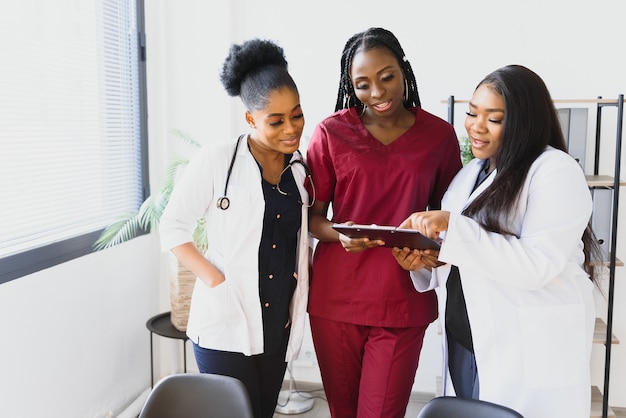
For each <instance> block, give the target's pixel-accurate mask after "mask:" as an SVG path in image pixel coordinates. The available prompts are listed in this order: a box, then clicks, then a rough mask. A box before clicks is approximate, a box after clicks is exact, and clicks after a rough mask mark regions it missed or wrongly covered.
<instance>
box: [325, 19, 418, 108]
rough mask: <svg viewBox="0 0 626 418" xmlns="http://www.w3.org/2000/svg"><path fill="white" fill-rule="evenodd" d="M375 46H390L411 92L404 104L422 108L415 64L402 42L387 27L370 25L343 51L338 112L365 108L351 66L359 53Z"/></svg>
mask: <svg viewBox="0 0 626 418" xmlns="http://www.w3.org/2000/svg"><path fill="white" fill-rule="evenodd" d="M374 48H385V49H388V50H389V51H391V53H393V55H394V56H395V57H396V59H397V60H398V64H399V65H400V68H402V72H403V73H404V79H405V80H406V84H405V85H406V89H407V91H406V92H405V101H404V107H405V108H409V107H421V102H420V97H419V93H418V91H417V82H416V81H415V74H413V68H412V67H411V63H409V60H407V59H406V56H405V55H404V51H403V49H402V46H400V42H399V41H398V39H397V38H396V36H395V35H394V34H393V33H392V32H390V31H388V30H386V29H383V28H369V29H368V30H366V31H364V32H360V33H357V34H355V35H353V36H352V37H351V38H350V39H348V42H346V45H345V47H344V48H343V52H342V53H341V76H340V79H339V91H338V92H337V103H336V104H335V111H337V110H340V109H348V108H350V107H363V103H362V102H361V101H360V100H359V99H358V98H357V97H356V94H355V92H354V86H353V85H352V79H351V78H350V67H351V66H352V59H353V58H354V56H355V55H356V54H357V53H358V52H364V51H369V50H370V49H374Z"/></svg>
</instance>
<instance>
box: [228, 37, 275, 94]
mask: <svg viewBox="0 0 626 418" xmlns="http://www.w3.org/2000/svg"><path fill="white" fill-rule="evenodd" d="M272 65H273V66H279V67H283V68H285V69H287V60H286V59H285V55H284V53H283V49H282V48H281V47H279V46H278V45H276V44H275V43H274V42H272V41H268V40H261V39H252V40H249V41H246V42H244V43H242V44H234V45H232V46H231V47H230V50H229V53H228V56H227V57H226V60H225V61H224V64H222V70H221V72H220V80H221V82H222V85H223V86H224V89H225V90H226V92H227V93H228V94H229V95H230V96H239V94H240V92H241V83H242V82H243V80H244V79H245V78H246V77H247V76H248V74H250V73H252V72H256V71H258V70H260V69H261V68H263V67H267V66H272Z"/></svg>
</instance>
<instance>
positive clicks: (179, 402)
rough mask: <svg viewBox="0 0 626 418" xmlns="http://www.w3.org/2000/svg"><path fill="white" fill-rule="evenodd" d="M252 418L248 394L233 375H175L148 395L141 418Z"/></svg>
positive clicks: (162, 381)
mask: <svg viewBox="0 0 626 418" xmlns="http://www.w3.org/2000/svg"><path fill="white" fill-rule="evenodd" d="M232 417H238V418H253V414H252V406H251V404H250V398H249V397H248V391H247V390H246V387H245V386H244V385H243V383H241V381H239V380H237V379H235V378H234V377H230V376H221V375H216V374H207V373H184V374H173V375H170V376H167V377H165V378H163V379H162V380H161V381H159V382H158V383H157V384H156V386H155V387H154V389H152V391H151V392H150V394H149V395H148V399H146V403H145V404H144V406H143V408H142V410H141V413H140V414H139V418H232Z"/></svg>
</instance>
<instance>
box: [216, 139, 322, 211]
mask: <svg viewBox="0 0 626 418" xmlns="http://www.w3.org/2000/svg"><path fill="white" fill-rule="evenodd" d="M244 136H245V134H244V135H241V136H240V137H239V138H237V144H235V151H234V152H233V156H232V157H231V159H230V166H229V167H228V172H227V173H226V182H225V183H224V196H222V197H220V198H219V199H217V207H218V208H220V209H222V210H226V209H228V208H229V207H230V199H229V198H228V183H229V182H230V175H231V174H232V172H233V166H234V165H235V159H236V158H237V150H238V149H239V143H240V142H241V138H243V137H244ZM296 152H297V153H298V155H299V156H300V158H298V159H296V160H293V161H291V162H290V163H289V164H287V166H286V167H285V168H284V169H283V171H281V172H280V176H279V177H278V183H277V184H276V190H277V191H278V192H279V193H280V194H282V195H283V196H288V195H289V193H287V192H284V191H282V190H281V189H280V180H281V178H282V176H283V173H284V172H285V171H287V170H288V169H289V168H291V167H292V166H293V165H294V164H300V165H301V166H302V168H303V169H304V174H305V175H306V177H307V178H308V179H309V182H310V183H311V189H312V190H313V196H312V198H311V199H310V203H309V204H308V205H306V207H308V208H310V207H311V206H313V203H315V186H314V185H313V179H312V178H311V171H310V170H309V166H307V165H306V163H305V162H304V160H303V159H302V153H301V152H300V150H296ZM299 203H300V204H301V205H303V204H304V203H302V202H299Z"/></svg>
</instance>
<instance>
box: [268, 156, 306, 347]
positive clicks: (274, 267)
mask: <svg viewBox="0 0 626 418" xmlns="http://www.w3.org/2000/svg"><path fill="white" fill-rule="evenodd" d="M290 159H291V155H286V156H285V161H286V162H288V161H289V160H290ZM279 181H280V190H281V191H283V192H284V193H286V195H283V194H281V193H280V192H279V191H278V190H277V189H276V186H275V185H273V184H271V183H269V182H267V181H266V180H263V181H262V183H263V196H264V197H265V215H264V217H263V231H262V234H261V243H260V245H259V297H260V300H261V309H262V312H263V344H264V349H263V352H264V353H271V352H274V351H276V350H278V349H279V348H281V342H283V343H284V342H285V341H287V340H288V338H285V337H286V336H287V335H288V333H289V331H290V329H291V327H287V328H286V327H285V326H286V325H287V323H288V321H289V305H290V303H291V298H292V296H293V293H294V291H295V289H296V284H297V280H296V275H297V274H296V271H297V268H296V266H297V253H296V251H297V250H296V247H297V244H298V231H299V229H300V224H301V221H302V212H301V211H302V206H301V204H300V203H299V202H300V192H299V191H298V187H297V185H296V181H295V179H294V177H293V173H292V172H291V169H288V170H286V171H285V173H284V174H283V175H282V178H281V179H280V180H279Z"/></svg>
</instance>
